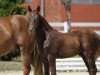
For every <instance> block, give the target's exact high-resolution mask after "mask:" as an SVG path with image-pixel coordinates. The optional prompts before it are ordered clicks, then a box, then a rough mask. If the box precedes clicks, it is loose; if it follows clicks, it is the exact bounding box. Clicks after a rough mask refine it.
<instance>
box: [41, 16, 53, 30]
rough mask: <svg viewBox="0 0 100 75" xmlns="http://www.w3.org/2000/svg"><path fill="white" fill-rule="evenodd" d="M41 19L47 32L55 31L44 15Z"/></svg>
mask: <svg viewBox="0 0 100 75" xmlns="http://www.w3.org/2000/svg"><path fill="white" fill-rule="evenodd" d="M40 18H41V20H42V24H43V26H44V28H45V29H46V30H47V31H49V30H52V29H53V28H52V27H51V26H50V25H49V23H48V22H47V21H46V19H45V18H44V17H43V16H42V15H40Z"/></svg>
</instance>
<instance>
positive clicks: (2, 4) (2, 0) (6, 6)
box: [0, 0, 27, 61]
mask: <svg viewBox="0 0 100 75" xmlns="http://www.w3.org/2000/svg"><path fill="white" fill-rule="evenodd" d="M25 1H26V0H0V17H5V16H10V15H15V14H22V15H24V14H26V12H27V10H26V9H24V8H23V7H21V4H22V3H24V2H25ZM18 56H20V52H19V50H18V49H15V50H13V51H12V52H10V53H9V54H7V55H5V56H3V57H1V58H0V60H5V61H10V60H13V58H15V57H18Z"/></svg>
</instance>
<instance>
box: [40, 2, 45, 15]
mask: <svg viewBox="0 0 100 75" xmlns="http://www.w3.org/2000/svg"><path fill="white" fill-rule="evenodd" d="M44 2H45V1H44V0H41V14H42V16H45V15H44V8H45V7H44V4H45V3H44Z"/></svg>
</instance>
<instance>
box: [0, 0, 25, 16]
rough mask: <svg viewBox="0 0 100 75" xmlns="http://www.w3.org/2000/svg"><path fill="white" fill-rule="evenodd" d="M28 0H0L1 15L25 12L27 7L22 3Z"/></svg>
mask: <svg viewBox="0 0 100 75" xmlns="http://www.w3.org/2000/svg"><path fill="white" fill-rule="evenodd" d="M25 1H26V0H0V17H4V16H9V15H14V14H16V12H17V13H19V14H25V13H26V9H24V8H23V7H21V4H22V3H24V2H25Z"/></svg>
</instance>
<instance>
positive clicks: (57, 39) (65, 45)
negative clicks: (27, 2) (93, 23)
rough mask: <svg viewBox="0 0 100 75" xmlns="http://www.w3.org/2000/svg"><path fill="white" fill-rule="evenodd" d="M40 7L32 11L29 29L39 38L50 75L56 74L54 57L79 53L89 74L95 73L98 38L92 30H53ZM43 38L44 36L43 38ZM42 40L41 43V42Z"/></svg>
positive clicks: (94, 74) (64, 56) (93, 74)
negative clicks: (62, 31) (64, 31)
mask: <svg viewBox="0 0 100 75" xmlns="http://www.w3.org/2000/svg"><path fill="white" fill-rule="evenodd" d="M39 11H40V7H39V6H38V7H37V9H36V10H34V11H32V12H31V14H32V16H31V24H30V26H29V30H30V31H35V32H36V35H37V36H38V37H39V38H41V39H38V38H37V40H38V42H40V44H38V45H41V46H43V48H44V53H45V55H46V56H47V59H48V61H49V66H50V71H51V75H56V63H55V62H56V58H69V57H72V56H75V55H80V56H81V57H82V58H83V60H84V62H85V64H86V66H87V68H88V71H89V75H96V72H97V67H96V65H95V58H97V57H96V54H97V53H98V52H100V50H99V49H100V39H99V37H98V35H97V34H96V33H95V32H94V31H92V30H88V29H87V30H76V31H72V32H68V33H61V32H58V31H57V30H54V29H53V28H52V27H51V26H50V25H49V23H48V22H47V21H46V20H45V18H44V17H43V16H42V15H41V14H40V13H39ZM43 38H45V39H44V40H43ZM41 41H42V43H41Z"/></svg>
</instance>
